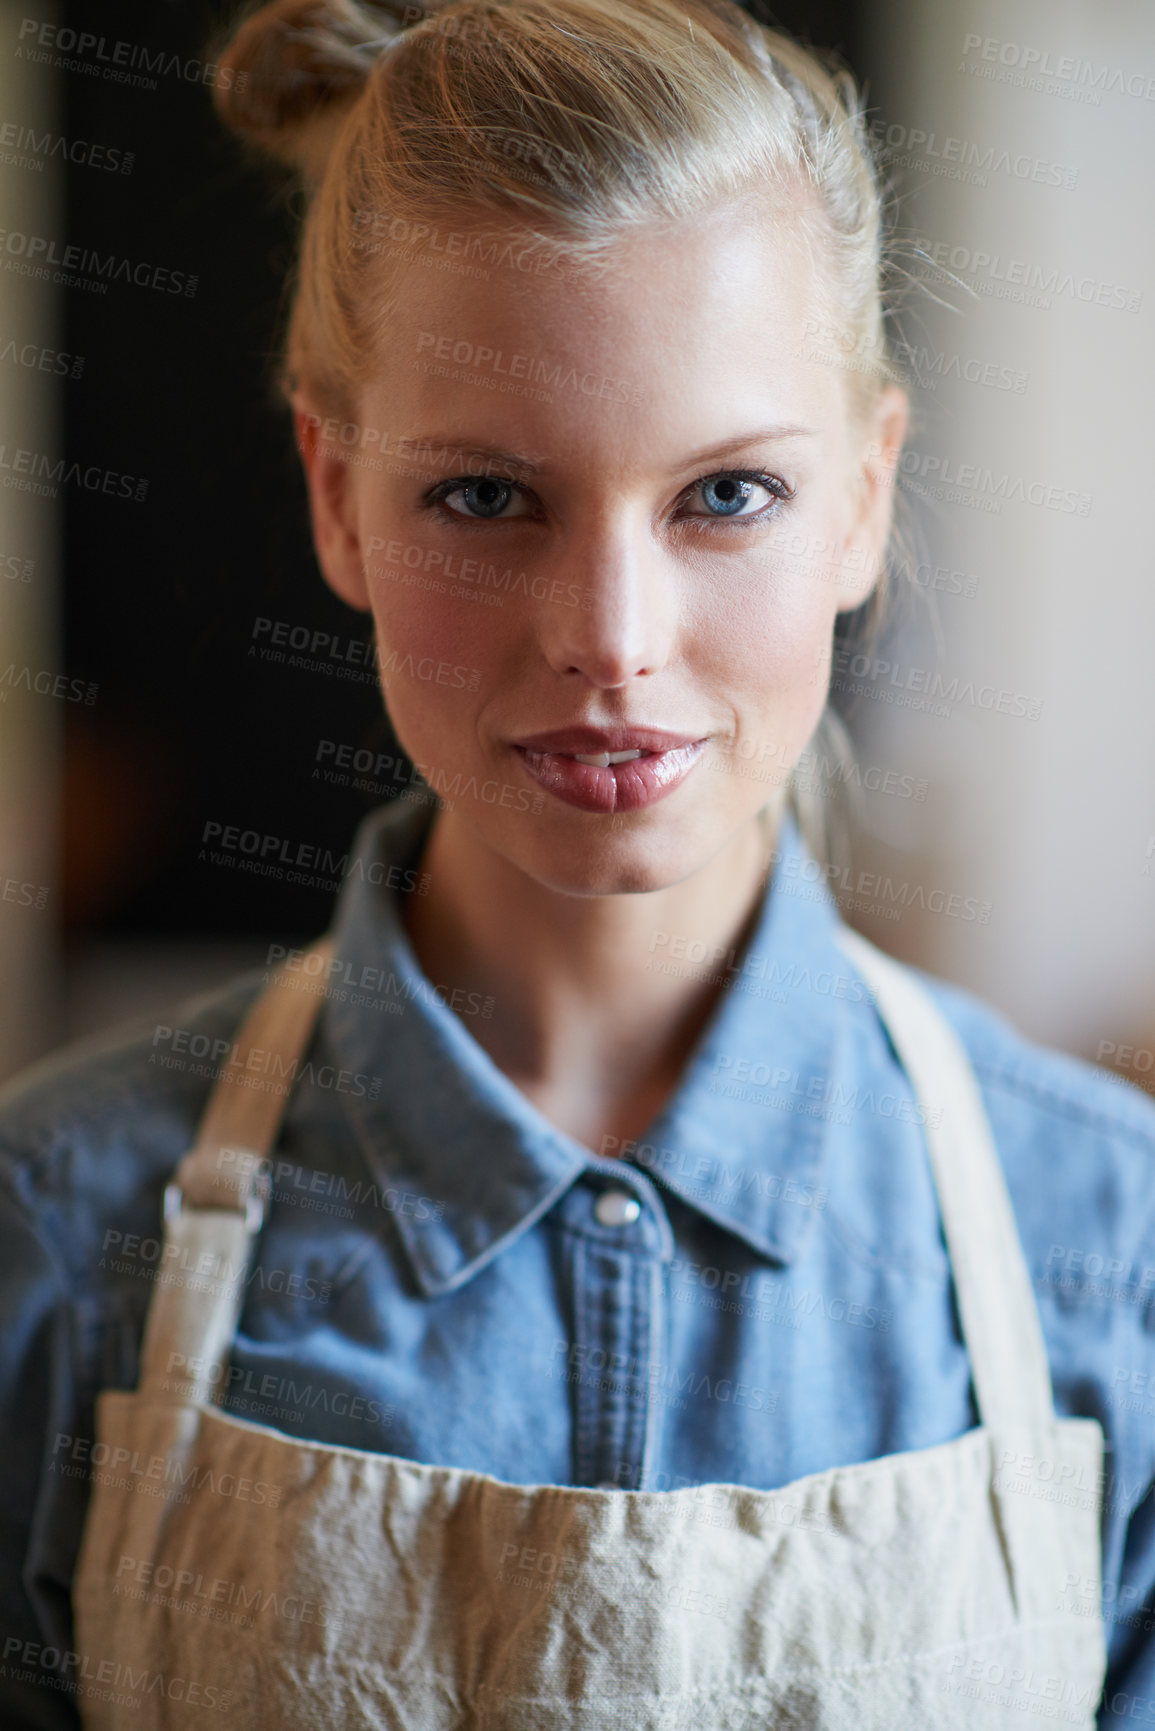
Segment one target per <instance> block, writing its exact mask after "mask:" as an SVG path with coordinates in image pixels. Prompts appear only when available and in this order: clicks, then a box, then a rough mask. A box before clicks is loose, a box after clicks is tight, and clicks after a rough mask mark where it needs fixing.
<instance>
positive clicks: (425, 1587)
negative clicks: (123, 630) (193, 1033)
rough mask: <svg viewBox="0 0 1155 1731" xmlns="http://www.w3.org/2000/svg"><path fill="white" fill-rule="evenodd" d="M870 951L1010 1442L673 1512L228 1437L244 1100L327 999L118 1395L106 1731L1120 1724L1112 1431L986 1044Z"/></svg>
mask: <svg viewBox="0 0 1155 1731" xmlns="http://www.w3.org/2000/svg"><path fill="white" fill-rule="evenodd" d="M843 941H844V947H845V948H846V950H847V952H848V954H849V955H850V957H851V959H852V960H853V961H854V962H855V963H856V964H858V966H859V967H860V968H861V971H862V973H863V974H864V975H865V977H866V979H867V980H868V982H869V983H870V984H871V985H872V986H873V987H874V989H875V990H876V992H877V997H878V1003H879V1008H880V1011H881V1013H882V1015H883V1017H884V1020H885V1022H886V1024H887V1027H888V1029H889V1032H890V1035H891V1039H892V1041H893V1043H894V1045H895V1048H896V1050H897V1051H898V1053H899V1055H900V1057H901V1060H902V1062H903V1065H904V1067H905V1069H906V1070H907V1073H908V1075H909V1076H910V1078H911V1081H912V1083H913V1085H914V1087H915V1089H916V1091H917V1093H918V1096H919V1098H920V1100H921V1101H922V1103H923V1105H924V1106H925V1107H926V1108H927V1118H928V1122H929V1125H930V1128H929V1130H928V1143H929V1150H930V1157H931V1164H932V1168H933V1173H934V1178H935V1182H936V1185H937V1189H938V1196H939V1201H940V1206H941V1211H942V1219H943V1226H944V1231H945V1237H946V1243H947V1247H948V1251H949V1255H950V1259H951V1265H952V1271H953V1277H954V1283H955V1291H956V1295H957V1301H958V1306H959V1313H960V1317H961V1322H962V1328H963V1335H964V1338H965V1341H966V1345H967V1348H968V1351H969V1355H970V1365H971V1373H972V1378H973V1384H974V1389H975V1396H976V1401H977V1406H978V1411H979V1415H980V1420H981V1422H980V1424H979V1425H978V1426H977V1427H976V1428H975V1429H973V1430H970V1431H967V1432H966V1433H965V1434H964V1435H963V1436H960V1437H958V1438H956V1439H955V1440H954V1441H952V1442H947V1443H940V1444H938V1445H936V1446H935V1447H932V1448H924V1449H916V1450H913V1451H909V1452H906V1453H901V1454H892V1455H885V1456H883V1457H881V1458H880V1459H878V1460H872V1461H865V1462H862V1463H860V1464H858V1465H854V1466H847V1467H836V1468H834V1469H832V1470H830V1471H827V1472H821V1473H812V1474H809V1475H808V1476H807V1477H805V1478H801V1479H797V1480H795V1481H794V1482H793V1483H792V1484H789V1485H785V1486H784V1487H782V1488H781V1489H780V1490H774V1491H760V1490H749V1489H745V1488H742V1487H739V1486H734V1485H726V1486H721V1485H708V1486H700V1487H697V1488H691V1489H687V1490H678V1491H672V1492H647V1491H617V1490H584V1489H575V1488H571V1487H562V1486H553V1485H515V1484H507V1483H504V1482H502V1481H500V1480H498V1479H494V1478H490V1477H488V1476H487V1475H485V1474H483V1473H476V1472H464V1471H461V1470H459V1469H457V1468H455V1467H438V1466H423V1465H420V1464H418V1463H417V1462H414V1461H410V1460H404V1459H400V1458H398V1457H395V1456H390V1455H382V1454H374V1453H369V1452H366V1451H362V1450H359V1449H350V1448H329V1447H325V1446H323V1445H321V1444H319V1443H310V1442H299V1441H296V1440H295V1439H294V1438H292V1437H289V1436H285V1435H282V1434H281V1433H280V1432H278V1431H276V1430H273V1429H271V1428H269V1427H267V1426H263V1425H258V1424H252V1423H249V1422H247V1421H246V1420H244V1419H241V1418H236V1417H233V1416H231V1415H230V1414H228V1413H226V1412H225V1411H223V1410H222V1409H221V1408H220V1407H219V1406H217V1405H214V1404H213V1391H214V1387H215V1386H219V1379H220V1376H221V1374H222V1373H221V1370H220V1368H219V1367H220V1366H221V1365H223V1364H225V1363H226V1362H227V1359H228V1354H229V1349H230V1343H231V1340H232V1336H233V1332H234V1328H235V1324H236V1320H237V1313H238V1308H239V1296H240V1293H241V1291H243V1275H244V1270H245V1268H246V1266H247V1265H248V1262H249V1258H250V1256H251V1254H252V1250H253V1243H254V1238H255V1235H256V1233H257V1232H258V1231H259V1229H260V1224H261V1216H262V1211H263V1198H262V1197H261V1196H260V1195H259V1194H258V1191H257V1187H256V1186H255V1184H253V1182H252V1181H251V1177H250V1178H248V1179H246V1176H245V1174H246V1173H248V1174H252V1173H253V1171H254V1170H255V1167H256V1161H257V1158H258V1157H259V1156H263V1155H266V1154H268V1153H269V1152H270V1151H271V1149H272V1146H273V1142H274V1140H275V1136H276V1130H277V1125H278V1122H279V1120H280V1117H281V1114H282V1112H283V1108H284V1099H283V1097H281V1098H278V1097H277V1096H276V1095H272V1094H270V1093H268V1092H264V1091H261V1090H259V1089H253V1088H247V1089H246V1088H245V1087H244V1085H243V1084H244V1080H245V1076H246V1071H245V1068H244V1064H243V1049H245V1048H248V1047H261V1048H263V1049H264V1050H265V1051H266V1052H267V1051H269V1050H276V1049H280V1050H281V1051H282V1052H284V1053H285V1055H286V1057H287V1058H288V1057H291V1056H292V1055H293V1054H296V1053H298V1052H300V1051H302V1050H303V1049H304V1046H305V1043H306V1041H307V1038H308V1035H309V1031H310V1028H311V1025H312V1021H313V1017H314V1015H315V1012H316V1010H317V1008H318V1004H319V997H318V996H315V995H311V992H310V990H309V989H308V988H312V990H313V991H314V992H315V990H316V982H317V979H318V976H313V977H312V978H310V976H309V975H308V974H307V973H305V972H303V971H301V970H298V971H296V973H295V975H294V976H293V979H295V980H296V982H297V989H296V990H293V989H291V986H292V981H291V980H290V979H289V977H288V976H282V977H281V979H280V981H279V982H278V983H275V984H274V985H273V986H271V987H270V988H269V990H268V991H266V992H265V993H264V994H263V996H262V997H261V999H260V1000H258V1002H257V1004H256V1005H255V1006H254V1009H253V1011H252V1012H251V1013H250V1017H249V1019H248V1020H247V1021H246V1023H245V1026H244V1027H243V1029H242V1031H241V1035H240V1044H241V1047H242V1056H241V1058H240V1060H239V1061H238V1062H237V1063H235V1064H234V1065H233V1067H232V1069H231V1070H230V1071H229V1072H228V1077H229V1078H231V1080H229V1079H222V1080H221V1082H219V1083H218V1085H217V1087H216V1089H215V1091H214V1094H213V1097H212V1099H211V1101H210V1104H209V1107H208V1110H207V1113H206V1116H205V1119H204V1121H203V1122H202V1124H201V1127H200V1130H199V1133H198V1138H197V1142H196V1146H195V1147H194V1149H193V1151H192V1152H191V1153H190V1154H189V1155H187V1156H186V1157H185V1159H184V1160H183V1161H182V1162H181V1165H180V1167H179V1170H178V1174H177V1185H178V1186H179V1195H177V1194H176V1192H175V1189H172V1190H170V1195H169V1197H167V1198H166V1216H167V1224H166V1228H165V1233H166V1238H165V1242H166V1245H168V1246H172V1247H177V1250H179V1254H177V1253H176V1251H171V1250H170V1252H169V1256H168V1261H169V1262H170V1263H171V1265H172V1267H173V1268H174V1269H175V1270H185V1271H187V1270H189V1269H190V1268H197V1267H199V1268H200V1269H202V1270H204V1271H205V1272H204V1273H203V1275H199V1274H189V1273H187V1272H184V1273H181V1274H179V1277H178V1278H174V1279H172V1280H170V1281H168V1282H165V1281H163V1279H162V1280H161V1281H159V1282H158V1285H157V1288H156V1290H155V1292H154V1295H153V1298H152V1303H151V1308H150V1312H149V1318H148V1324H147V1329H146V1335H145V1341H144V1347H143V1358H142V1369H141V1378H140V1387H139V1391H138V1392H137V1393H135V1394H131V1393H124V1392H119V1391H117V1392H105V1393H104V1394H103V1395H102V1396H101V1397H100V1400H99V1404H98V1414H97V1430H98V1436H99V1441H100V1443H101V1444H102V1445H105V1446H104V1447H101V1448H98V1449H97V1450H95V1451H94V1453H95V1457H96V1458H97V1460H99V1461H101V1462H103V1465H102V1466H101V1468H100V1470H99V1471H97V1472H96V1473H95V1474H94V1477H95V1480H96V1482H95V1483H94V1486H93V1495H92V1505H91V1511H90V1513H89V1516H88V1522H87V1526H86V1528H85V1533H84V1540H83V1545H82V1551H81V1557H80V1562H79V1566H78V1570H77V1574H76V1581H75V1589H74V1600H75V1609H76V1629H77V1654H76V1655H75V1660H74V1662H75V1666H76V1671H75V1674H76V1676H77V1679H78V1684H79V1696H80V1701H81V1706H82V1712H83V1717H84V1723H85V1725H86V1726H89V1727H99V1728H102V1731H125V1728H126V1727H130V1728H135V1727H141V1728H145V1727H148V1728H151V1727H161V1726H181V1727H192V1726H208V1725H212V1724H214V1723H222V1724H226V1725H230V1726H237V1727H246V1728H248V1727H258V1726H259V1727H264V1728H267V1731H354V1728H357V1731H361V1728H369V1727H381V1728H385V1727H388V1728H389V1731H442V1728H446V1731H448V1728H449V1727H493V1728H500V1731H562V1728H563V1727H564V1728H565V1731H594V1728H595V1727H596V1728H597V1731H609V1728H610V1727H620V1728H622V1731H675V1728H677V1731H724V1728H725V1731H754V1728H755V1727H757V1728H759V1731H761V1728H764V1727H783V1728H792V1731H793V1728H798V1731H801V1728H806V1731H818V1728H821V1731H835V1728H837V1731H928V1728H935V1727H948V1726H949V1727H959V1728H962V1727H965V1728H966V1731H983V1728H987V1727H995V1726H998V1727H1004V1728H1005V1727H1011V1726H1013V1727H1016V1728H1020V1731H1021V1728H1022V1727H1023V1726H1025V1725H1030V1724H1032V1723H1039V1722H1041V1721H1050V1720H1055V1721H1057V1722H1058V1723H1060V1724H1062V1725H1068V1726H1076V1727H1079V1728H1082V1731H1093V1727H1094V1724H1095V1709H1096V1706H1097V1703H1098V1700H1099V1696H1100V1692H1101V1687H1102V1681H1103V1676H1104V1672H1105V1668H1106V1651H1105V1647H1104V1640H1103V1624H1102V1620H1101V1618H1100V1617H1099V1615H1098V1614H1096V1615H1095V1616H1094V1617H1092V1618H1088V1617H1087V1616H1086V1615H1085V1614H1080V1609H1081V1607H1085V1604H1086V1600H1085V1598H1080V1597H1079V1595H1078V1593H1077V1592H1074V1593H1073V1592H1071V1591H1070V1590H1069V1589H1070V1587H1071V1586H1072V1585H1073V1584H1074V1583H1077V1582H1079V1581H1080V1580H1085V1578H1087V1577H1092V1578H1097V1577H1098V1575H1099V1569H1100V1536H1099V1516H1100V1494H1101V1489H1102V1481H1101V1477H1100V1468H1101V1460H1102V1442H1103V1433H1102V1430H1101V1428H1100V1426H1099V1424H1098V1422H1097V1421H1096V1420H1094V1419H1084V1418H1068V1419H1058V1420H1057V1419H1056V1418H1055V1414H1054V1409H1053V1406H1052V1400H1051V1383H1050V1373H1049V1369H1048V1364H1047V1359H1046V1355H1045V1351H1044V1345H1043V1339H1042V1333H1041V1329H1040V1326H1039V1320H1038V1314H1037V1311H1036V1309H1035V1303H1034V1297H1033V1294H1032V1291H1031V1286H1030V1281H1029V1277H1028V1274H1027V1270H1026V1266H1025V1263H1024V1260H1023V1255H1022V1251H1021V1248H1020V1245H1019V1240H1018V1236H1017V1232H1016V1229H1015V1225H1014V1218H1013V1214H1012V1210H1011V1205H1010V1201H1009V1197H1008V1195H1007V1191H1006V1187H1005V1183H1004V1179H1003V1175H1002V1172H1001V1169H1000V1166H999V1163H998V1160H997V1157H996V1155H995V1152H994V1149H993V1146H992V1143H991V1139H990V1132H989V1129H988V1127H987V1123H986V1118H985V1114H984V1112H983V1108H982V1104H981V1101H980V1098H979V1094H978V1090H977V1087H976V1084H975V1082H974V1079H973V1075H972V1073H971V1070H970V1067H969V1064H968V1063H967V1061H966V1058H965V1056H964V1054H963V1051H962V1049H961V1047H960V1045H959V1044H958V1041H957V1039H956V1037H955V1035H954V1034H953V1032H952V1031H951V1030H950V1029H949V1028H948V1027H947V1026H946V1025H945V1023H944V1022H943V1020H942V1018H941V1016H940V1015H939V1013H938V1011H937V1010H936V1009H935V1008H934V1007H933V1005H932V1004H931V1003H930V1002H929V1000H928V999H927V997H926V995H925V993H924V992H923V991H922V989H921V988H920V987H919V986H918V985H917V983H916V982H915V980H914V979H913V977H912V976H911V975H910V974H909V973H908V972H907V971H906V970H905V969H903V968H900V967H898V966H897V965H896V964H895V963H894V962H891V961H889V960H888V959H887V958H886V957H885V956H883V955H881V954H880V953H879V952H878V951H877V950H874V949H872V948H871V946H870V945H868V944H866V943H865V942H864V940H862V939H861V938H858V937H856V936H855V935H853V934H850V935H849V936H846V937H844V940H843ZM317 953H318V954H319V955H321V956H324V955H326V953H327V947H326V946H324V945H322V946H318V951H317ZM318 966H319V968H320V970H321V971H320V973H319V978H321V979H323V978H324V972H323V964H318ZM264 1068H265V1074H266V1075H267V1065H265V1067H264ZM290 1073H292V1072H291V1071H290ZM259 1075H260V1072H258V1077H259ZM250 1080H251V1073H250ZM238 1148H241V1149H245V1150H248V1151H249V1152H250V1153H251V1154H252V1156H253V1159H252V1160H248V1161H246V1160H244V1159H241V1158H238V1157H237V1155H236V1150H237V1149H238ZM162 1266H164V1264H163V1263H162ZM214 1367H217V1368H216V1369H215V1371H214ZM429 1398H430V1399H431V1400H437V1399H452V1398H453V1397H452V1393H451V1391H449V1390H446V1391H444V1392H443V1391H439V1390H438V1389H436V1388H430V1390H429ZM218 1715H222V1717H220V1718H219V1719H218V1717H217V1716H218Z"/></svg>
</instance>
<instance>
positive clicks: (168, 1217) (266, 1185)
mask: <svg viewBox="0 0 1155 1731" xmlns="http://www.w3.org/2000/svg"><path fill="white" fill-rule="evenodd" d="M272 1189H273V1187H272V1183H271V1181H270V1179H269V1174H268V1173H267V1172H266V1171H260V1172H258V1173H257V1174H256V1175H255V1177H254V1179H253V1183H252V1187H251V1188H250V1189H249V1190H248V1191H247V1192H246V1194H245V1196H244V1199H243V1212H244V1216H245V1231H246V1232H247V1233H248V1235H249V1237H250V1238H255V1237H256V1235H257V1233H258V1232H259V1231H260V1230H261V1227H262V1226H263V1225H264V1223H265V1214H266V1212H267V1210H268V1205H269V1198H270V1196H271V1195H272ZM218 1207H219V1208H221V1209H222V1210H223V1211H224V1212H226V1213H229V1214H232V1213H240V1212H242V1207H241V1198H240V1197H239V1196H238V1197H237V1205H236V1207H234V1208H230V1207H229V1204H228V1203H227V1202H225V1201H223V1200H222V1201H221V1202H220V1203H219V1204H218ZM202 1212H205V1210H202ZM183 1213H184V1191H183V1190H182V1188H181V1186H180V1185H179V1184H178V1183H175V1182H174V1183H172V1184H166V1185H165V1187H164V1223H165V1225H166V1226H170V1225H171V1224H172V1222H173V1221H174V1220H178V1219H179V1218H180V1216H181V1215H182V1214H183Z"/></svg>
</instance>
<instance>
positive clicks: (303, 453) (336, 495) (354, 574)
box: [291, 392, 370, 613]
mask: <svg viewBox="0 0 1155 1731" xmlns="http://www.w3.org/2000/svg"><path fill="white" fill-rule="evenodd" d="M291 402H292V405H293V429H294V432H295V434H296V439H297V450H298V452H299V454H300V458H301V464H302V467H303V468H304V471H305V484H306V486H307V487H308V490H309V515H310V518H311V520H312V525H313V545H314V547H315V548H316V550H317V562H318V564H319V565H320V567H321V574H322V576H323V577H324V579H325V581H326V583H327V584H328V585H329V587H330V589H332V590H333V592H334V594H336V595H339V596H340V597H341V600H342V601H345V602H347V603H348V604H349V606H350V607H357V608H359V609H360V610H361V611H362V612H365V613H367V612H368V611H369V607H370V603H369V586H368V584H367V582H366V580H365V561H364V559H363V558H362V556H361V540H360V536H359V534H358V530H357V519H356V513H355V510H354V499H353V487H352V480H353V470H352V469H351V468H350V466H349V465H348V464H347V463H346V462H345V461H344V459H343V457H342V455H341V453H340V451H339V449H338V448H337V447H335V446H328V445H326V443H325V441H324V440H323V439H322V437H321V427H322V422H323V417H322V416H321V415H320V414H318V413H317V411H316V409H315V407H314V406H313V404H311V403H310V402H309V401H308V400H307V399H306V398H305V397H304V396H302V395H301V394H300V393H299V392H297V393H294V395H293V397H292V398H291Z"/></svg>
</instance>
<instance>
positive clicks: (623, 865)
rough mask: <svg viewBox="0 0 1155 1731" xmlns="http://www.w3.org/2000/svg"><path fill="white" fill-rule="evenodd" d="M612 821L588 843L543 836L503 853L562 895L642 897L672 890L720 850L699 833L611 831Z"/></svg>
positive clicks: (564, 837) (569, 838)
mask: <svg viewBox="0 0 1155 1731" xmlns="http://www.w3.org/2000/svg"><path fill="white" fill-rule="evenodd" d="M612 821H613V820H612V819H605V820H601V819H599V823H601V824H604V827H603V828H601V830H600V831H599V832H597V833H594V834H592V835H590V836H589V838H588V839H578V838H575V837H574V836H573V835H572V834H571V835H568V836H563V835H561V834H556V835H555V836H552V837H551V836H547V835H542V836H541V837H540V838H538V839H536V840H535V841H534V843H533V844H532V845H531V846H529V847H526V846H525V845H524V837H519V838H518V840H519V842H521V844H522V845H520V846H518V847H516V848H511V849H508V850H503V851H506V852H507V857H508V858H510V859H511V860H512V861H513V863H514V864H515V865H517V866H518V868H519V869H520V870H521V871H523V872H525V874H526V876H527V877H531V878H533V879H534V881H535V882H536V883H539V884H542V885H543V886H544V887H545V888H546V889H550V890H554V891H556V892H557V893H558V894H559V895H570V896H638V895H651V894H653V893H654V892H655V891H657V890H664V889H669V888H671V886H672V885H674V884H677V883H681V882H682V880H683V879H684V878H688V877H691V876H693V874H694V872H696V871H697V870H698V869H699V868H700V867H701V866H702V865H704V864H705V862H706V860H707V859H709V858H710V856H711V855H712V854H713V853H714V852H715V851H716V849H715V848H712V847H710V846H708V845H707V838H706V837H705V836H704V834H702V833H701V831H699V832H698V834H697V835H696V836H693V837H691V836H688V835H687V834H685V833H684V832H682V833H675V832H674V829H673V827H671V831H670V833H669V834H666V835H657V834H653V833H651V834H645V833H643V832H641V831H640V830H638V831H635V832H634V833H633V834H631V833H630V831H629V829H627V828H624V827H623V828H619V829H617V830H612V829H611V828H610V824H611V822H612Z"/></svg>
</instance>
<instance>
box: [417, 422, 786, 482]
mask: <svg viewBox="0 0 1155 1731" xmlns="http://www.w3.org/2000/svg"><path fill="white" fill-rule="evenodd" d="M815 431H816V429H815V428H813V427H785V426H774V427H759V428H756V429H755V431H753V432H751V433H740V434H739V435H738V436H737V437H736V438H733V439H725V440H723V441H722V443H721V444H719V445H709V446H707V447H706V449H704V450H701V451H692V452H691V453H690V454H689V456H687V457H685V458H683V460H682V461H681V462H680V463H678V464H677V465H675V466H676V467H677V468H679V469H683V468H686V469H688V468H692V467H694V465H695V464H698V463H708V462H711V461H713V460H714V459H716V458H719V457H724V456H726V455H727V454H728V453H729V452H730V451H742V450H745V449H746V448H747V447H748V446H750V445H758V444H761V443H763V442H764V441H766V440H771V439H811V438H813V437H814V436H815ZM398 442H399V444H402V445H407V446H409V447H410V448H411V449H412V450H414V451H415V452H416V451H419V450H423V449H430V450H435V451H440V450H454V451H458V452H460V454H461V455H462V456H463V457H465V458H469V457H481V458H483V459H484V460H485V461H486V462H487V463H493V464H496V465H500V466H501V467H502V468H505V469H515V470H517V471H518V472H519V473H520V474H523V475H540V474H541V472H542V470H543V469H544V468H545V464H544V463H541V462H538V461H536V460H535V459H534V458H533V457H526V456H523V455H521V454H520V453H519V452H516V451H499V450H498V449H497V447H496V446H495V445H487V444H485V443H484V441H482V442H480V443H478V442H477V441H474V440H470V439H469V438H467V437H465V436H463V435H461V434H457V435H454V434H451V433H416V434H413V435H412V436H409V437H405V438H402V439H401V440H399V441H398Z"/></svg>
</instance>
